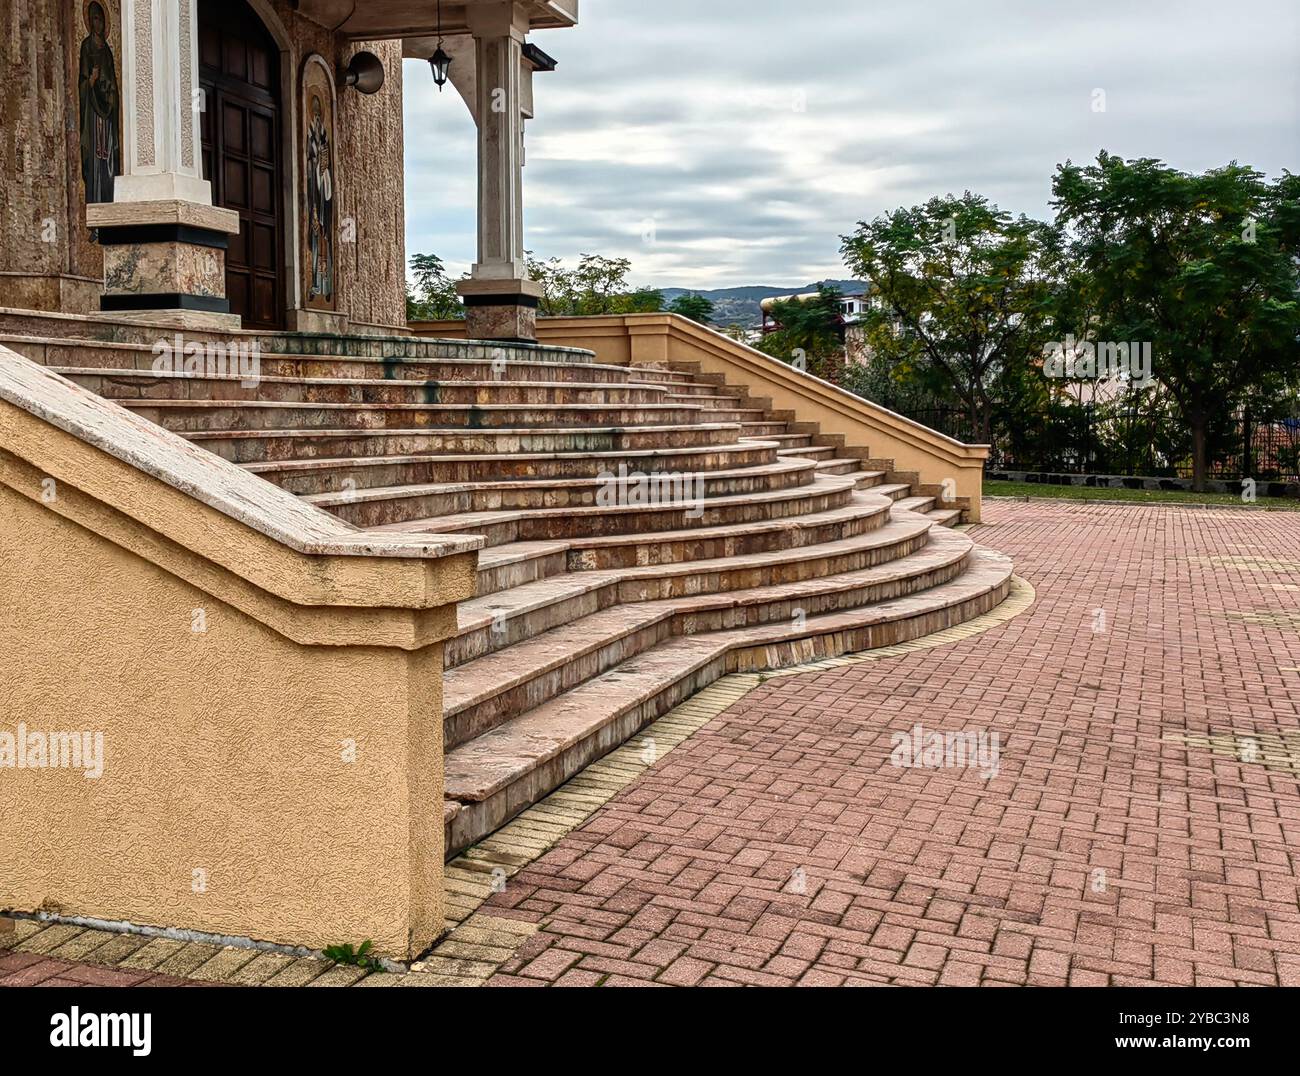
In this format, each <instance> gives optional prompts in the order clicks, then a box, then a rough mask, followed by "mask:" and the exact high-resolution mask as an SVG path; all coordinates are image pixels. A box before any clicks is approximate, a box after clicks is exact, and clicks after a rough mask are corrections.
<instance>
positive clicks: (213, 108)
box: [198, 0, 287, 329]
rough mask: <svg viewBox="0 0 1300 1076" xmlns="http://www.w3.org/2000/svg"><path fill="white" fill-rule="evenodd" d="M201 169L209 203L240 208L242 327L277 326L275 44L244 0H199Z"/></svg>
mask: <svg viewBox="0 0 1300 1076" xmlns="http://www.w3.org/2000/svg"><path fill="white" fill-rule="evenodd" d="M198 8H199V85H200V86H201V87H202V89H203V93H204V108H203V112H202V125H201V126H202V140H203V175H204V178H205V179H207V180H209V181H210V182H211V184H212V200H213V202H214V204H216V205H219V206H223V207H225V208H226V209H230V210H233V211H234V212H236V213H238V214H239V225H240V227H239V234H238V235H237V236H231V237H230V245H229V247H228V249H227V251H226V295H227V296H228V297H229V299H230V310H231V312H232V313H235V314H239V315H240V316H241V317H242V318H243V324H244V327H245V328H249V329H280V328H283V327H284V311H285V305H286V304H285V294H286V290H287V288H286V279H285V261H286V259H285V242H284V239H285V218H284V213H285V207H284V162H283V160H282V157H283V153H282V146H283V141H284V134H283V129H282V127H281V124H282V123H283V122H284V117H283V115H282V109H281V101H280V97H281V93H280V50H279V47H278V46H277V45H276V43H275V39H274V38H272V37H271V35H270V34H269V33H268V32H267V30H266V27H265V26H263V25H262V22H261V20H260V19H259V18H258V17H257V15H256V14H254V12H253V10H252V9H251V8H250V7H249V6H248V5H247V4H246V3H244V2H243V0H199V5H198Z"/></svg>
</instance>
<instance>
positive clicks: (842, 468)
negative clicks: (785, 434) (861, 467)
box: [783, 454, 858, 475]
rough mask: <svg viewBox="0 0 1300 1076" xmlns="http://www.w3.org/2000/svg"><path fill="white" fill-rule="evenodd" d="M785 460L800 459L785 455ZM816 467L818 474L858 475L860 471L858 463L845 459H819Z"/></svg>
mask: <svg viewBox="0 0 1300 1076" xmlns="http://www.w3.org/2000/svg"><path fill="white" fill-rule="evenodd" d="M783 458H786V459H799V458H800V457H798V456H791V455H789V454H784V455H783ZM804 458H807V457H804ZM816 467H817V473H818V474H838V475H846V474H856V473H857V471H858V461H857V460H844V459H818V460H816Z"/></svg>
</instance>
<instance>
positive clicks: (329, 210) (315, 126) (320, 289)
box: [307, 93, 334, 302]
mask: <svg viewBox="0 0 1300 1076" xmlns="http://www.w3.org/2000/svg"><path fill="white" fill-rule="evenodd" d="M307 244H308V254H309V257H310V262H311V285H310V287H309V289H308V294H307V298H308V299H323V300H325V301H326V302H331V301H332V300H333V298H334V163H333V150H332V147H331V146H330V136H329V128H328V127H327V126H326V124H325V117H324V115H323V109H322V107H321V100H320V97H319V96H317V95H316V94H314V93H313V94H312V95H311V126H310V127H309V128H308V131H307Z"/></svg>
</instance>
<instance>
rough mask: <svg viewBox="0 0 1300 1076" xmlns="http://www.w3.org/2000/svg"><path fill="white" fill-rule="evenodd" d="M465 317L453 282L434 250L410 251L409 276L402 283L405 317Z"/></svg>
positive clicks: (425, 319)
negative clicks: (419, 252)
mask: <svg viewBox="0 0 1300 1076" xmlns="http://www.w3.org/2000/svg"><path fill="white" fill-rule="evenodd" d="M464 317H465V306H464V304H463V303H462V302H461V300H460V296H459V295H457V294H456V282H455V281H454V280H452V279H451V277H449V276H448V275H447V270H446V267H445V266H444V265H443V262H442V259H441V258H439V257H438V255H436V254H412V255H411V279H409V280H408V281H407V284H406V320H407V321H454V320H457V319H461V318H464Z"/></svg>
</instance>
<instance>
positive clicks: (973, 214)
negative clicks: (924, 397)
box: [841, 191, 1059, 443]
mask: <svg viewBox="0 0 1300 1076" xmlns="http://www.w3.org/2000/svg"><path fill="white" fill-rule="evenodd" d="M841 249H842V251H843V253H844V257H845V261H846V263H847V264H848V266H849V268H850V269H851V270H852V271H853V272H854V273H855V274H857V276H858V277H859V279H862V280H865V281H866V282H867V283H868V286H869V292H870V295H871V300H872V301H871V302H870V303H869V305H868V311H867V313H866V314H864V315H863V316H862V319H861V323H862V325H863V331H864V334H865V339H866V344H867V347H868V348H869V349H870V351H871V352H872V353H873V354H875V355H878V356H881V357H883V359H885V360H886V361H888V362H889V363H891V364H902V365H903V369H904V370H905V371H911V372H912V373H913V374H914V376H916V377H918V378H920V379H921V380H922V381H923V382H925V383H928V384H934V383H935V378H936V376H937V378H938V383H939V384H941V385H943V386H944V387H945V388H946V389H947V391H948V392H949V393H950V394H951V395H952V396H955V397H956V399H957V400H959V401H960V402H961V404H962V406H963V407H965V409H966V411H967V413H968V414H969V416H970V424H971V428H972V431H973V436H974V437H975V438H976V439H978V440H979V441H981V442H984V443H989V442H990V441H991V440H992V436H993V416H994V412H995V407H996V401H997V398H998V392H999V390H998V385H999V382H1000V381H1001V380H1002V379H1004V378H1005V377H1008V376H1019V375H1020V374H1022V373H1023V372H1024V371H1025V370H1026V369H1028V368H1029V367H1030V366H1031V365H1032V364H1033V363H1034V362H1035V360H1036V359H1039V358H1041V354H1042V348H1043V344H1044V341H1045V340H1046V335H1045V329H1046V327H1047V325H1048V324H1049V319H1050V316H1051V311H1052V309H1053V299H1054V292H1055V282H1054V274H1055V269H1056V253H1057V251H1058V250H1059V242H1058V241H1057V240H1056V238H1055V236H1054V232H1053V229H1052V228H1050V227H1049V226H1048V225H1045V224H1042V223H1041V222H1038V221H1034V220H1030V219H1028V218H1026V217H1024V216H1021V217H1019V218H1015V219H1013V218H1012V217H1011V216H1010V214H1007V213H1004V212H1002V211H1001V210H999V209H998V208H997V207H996V206H994V205H992V204H990V203H989V202H988V200H987V199H985V198H983V197H980V196H979V195H975V194H971V193H970V192H969V191H968V192H966V193H965V194H963V195H962V196H961V197H960V198H957V197H953V196H951V195H950V196H948V197H944V198H932V199H930V200H929V201H928V202H926V203H925V204H924V205H920V206H913V207H912V208H910V209H899V210H896V211H895V212H892V213H887V214H884V215H882V216H879V217H877V218H876V219H874V220H872V221H871V222H869V223H868V222H865V221H864V222H861V223H860V224H859V226H858V230H857V232H856V233H854V234H853V235H851V236H843V237H842V248H841Z"/></svg>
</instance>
